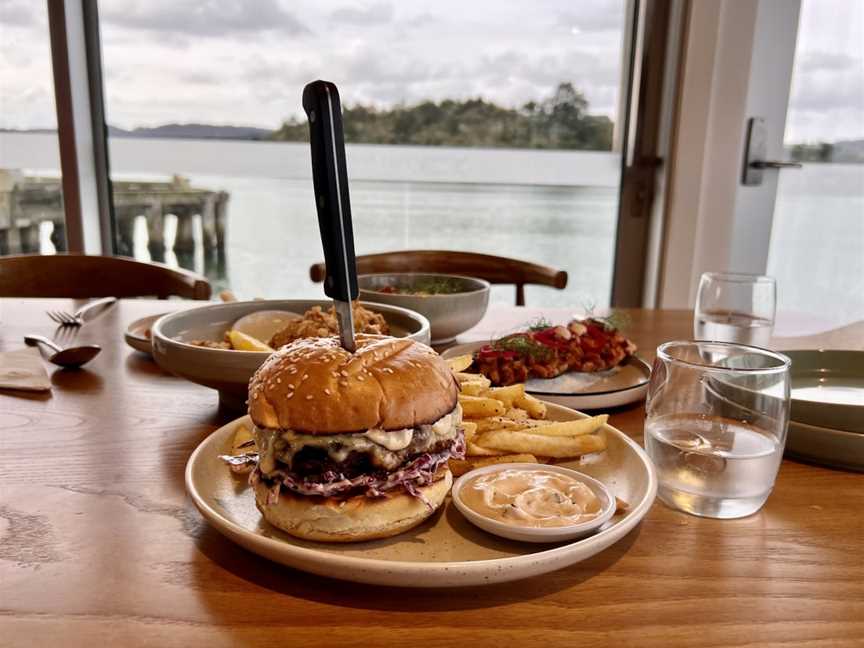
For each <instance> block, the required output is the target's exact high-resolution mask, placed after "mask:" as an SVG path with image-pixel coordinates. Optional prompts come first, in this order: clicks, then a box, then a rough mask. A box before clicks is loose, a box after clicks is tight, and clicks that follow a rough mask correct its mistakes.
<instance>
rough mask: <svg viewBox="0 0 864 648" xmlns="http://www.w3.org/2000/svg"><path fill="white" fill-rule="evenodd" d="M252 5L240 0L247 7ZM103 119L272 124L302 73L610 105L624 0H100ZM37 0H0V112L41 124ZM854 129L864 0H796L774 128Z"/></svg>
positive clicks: (285, 110)
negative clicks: (783, 112) (784, 118)
mask: <svg viewBox="0 0 864 648" xmlns="http://www.w3.org/2000/svg"><path fill="white" fill-rule="evenodd" d="M253 6H254V10H252V9H251V8H252V7H253ZM99 7H100V12H101V19H102V39H103V52H102V54H103V61H104V69H105V85H106V97H107V101H106V103H107V113H108V120H109V122H110V123H111V124H113V125H116V126H121V127H124V128H133V127H136V126H153V125H158V124H164V123H168V122H205V123H213V124H237V125H251V126H261V127H264V128H275V127H277V126H278V125H279V124H280V123H281V121H282V120H283V119H284V118H285V117H287V116H289V115H292V114H294V115H300V114H301V112H302V110H301V107H300V93H301V90H302V87H303V85H304V84H305V83H306V82H308V81H309V80H311V79H314V78H326V79H329V80H332V81H335V82H336V83H337V84H338V85H339V87H340V89H341V91H342V94H343V100H344V101H346V102H348V103H356V102H364V103H374V104H378V105H381V106H385V105H391V104H393V103H397V102H407V103H413V102H416V101H419V100H422V99H443V98H448V97H449V98H466V97H475V96H483V97H485V98H487V99H490V100H493V101H496V102H498V103H501V104H505V105H512V106H515V105H520V104H522V103H524V102H525V101H528V100H531V99H542V98H543V97H544V96H547V95H548V94H550V93H551V92H552V91H553V90H554V88H555V86H556V85H557V84H558V83H559V82H561V81H571V82H573V83H574V84H575V85H576V86H577V87H578V88H579V89H581V90H582V91H583V92H584V93H585V95H586V97H587V98H588V100H589V103H590V110H591V112H594V113H602V114H606V115H608V116H609V117H611V118H612V119H617V115H616V106H617V100H618V92H619V86H620V78H621V60H620V59H621V32H622V26H623V23H624V16H623V0H580V1H579V2H574V1H572V0H541V1H535V2H516V1H515V0H514V1H507V0H436V2H428V1H426V2H423V1H414V0H411V1H408V0H402V1H401V2H395V0H394V1H392V2H388V1H387V0H381V1H377V0H373V1H371V2H364V1H356V2H346V1H345V0H332V1H321V0H317V1H307V0H294V1H291V2H280V0H257V1H254V2H253V1H251V0H250V1H248V2H242V1H231V0H101V1H100V2H99ZM46 18H47V16H46V9H45V3H44V2H42V1H37V0H0V95H2V98H0V102H2V103H0V127H7V128H40V127H41V128H46V127H47V128H52V127H54V126H55V124H56V117H55V115H54V100H53V91H52V85H51V67H50V53H49V47H48V28H47V21H46ZM860 137H864V0H804V3H803V13H802V28H801V30H800V31H799V42H798V54H797V57H796V73H795V80H794V84H793V98H792V102H791V111H790V115H789V122H788V127H787V138H786V139H787V141H802V140H808V141H816V140H823V139H824V140H834V139H849V138H860Z"/></svg>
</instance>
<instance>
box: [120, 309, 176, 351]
mask: <svg viewBox="0 0 864 648" xmlns="http://www.w3.org/2000/svg"><path fill="white" fill-rule="evenodd" d="M166 314H167V313H159V314H158V315H148V316H147V317H142V318H141V319H137V320H135V321H134V322H132V323H131V324H130V325H129V326H127V327H126V331H125V332H124V333H123V339H124V340H126V344H128V345H129V346H130V347H132V348H133V349H135V350H136V351H140V352H141V353H148V354H152V353H153V346H152V342H151V341H150V338H149V337H148V336H147V335H146V332H147V331H148V330H150V329H152V328H153V324H154V323H155V322H156V320H158V319H159V318H160V317H162V315H166Z"/></svg>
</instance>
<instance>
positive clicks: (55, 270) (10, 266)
mask: <svg viewBox="0 0 864 648" xmlns="http://www.w3.org/2000/svg"><path fill="white" fill-rule="evenodd" d="M108 296H113V297H158V298H160V299H164V298H166V297H172V296H176V297H184V298H186V299H210V283H209V282H208V281H207V279H205V278H204V277H202V276H201V275H198V274H195V273H194V272H189V271H188V270H182V269H178V268H169V267H168V266H166V265H162V264H161V263H145V262H143V261H135V260H134V259H128V258H125V257H110V256H88V255H84V254H54V255H44V256H43V255H38V254H22V255H17V256H7V257H0V297H66V298H69V299H84V298H88V297H108Z"/></svg>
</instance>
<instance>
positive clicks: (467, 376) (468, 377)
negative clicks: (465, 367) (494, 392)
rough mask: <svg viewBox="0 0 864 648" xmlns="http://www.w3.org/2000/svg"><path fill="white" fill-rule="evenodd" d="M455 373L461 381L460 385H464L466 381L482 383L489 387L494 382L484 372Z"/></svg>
mask: <svg viewBox="0 0 864 648" xmlns="http://www.w3.org/2000/svg"><path fill="white" fill-rule="evenodd" d="M453 375H454V376H456V380H457V381H459V384H460V385H464V384H465V383H480V384H481V385H484V386H485V387H486V388H488V387H489V385H491V384H492V381H490V380H489V379H488V378H487V377H486V376H484V375H483V374H472V373H462V372H461V371H460V372H457V373H455V374H453Z"/></svg>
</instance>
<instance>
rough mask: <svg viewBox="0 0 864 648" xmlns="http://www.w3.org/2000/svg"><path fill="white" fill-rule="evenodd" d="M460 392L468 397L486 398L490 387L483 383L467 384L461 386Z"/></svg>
mask: <svg viewBox="0 0 864 648" xmlns="http://www.w3.org/2000/svg"><path fill="white" fill-rule="evenodd" d="M460 391H461V392H462V393H463V394H465V395H466V396H486V394H487V393H488V392H489V387H487V386H486V385H484V384H483V383H481V382H465V383H462V385H461V386H460Z"/></svg>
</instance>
